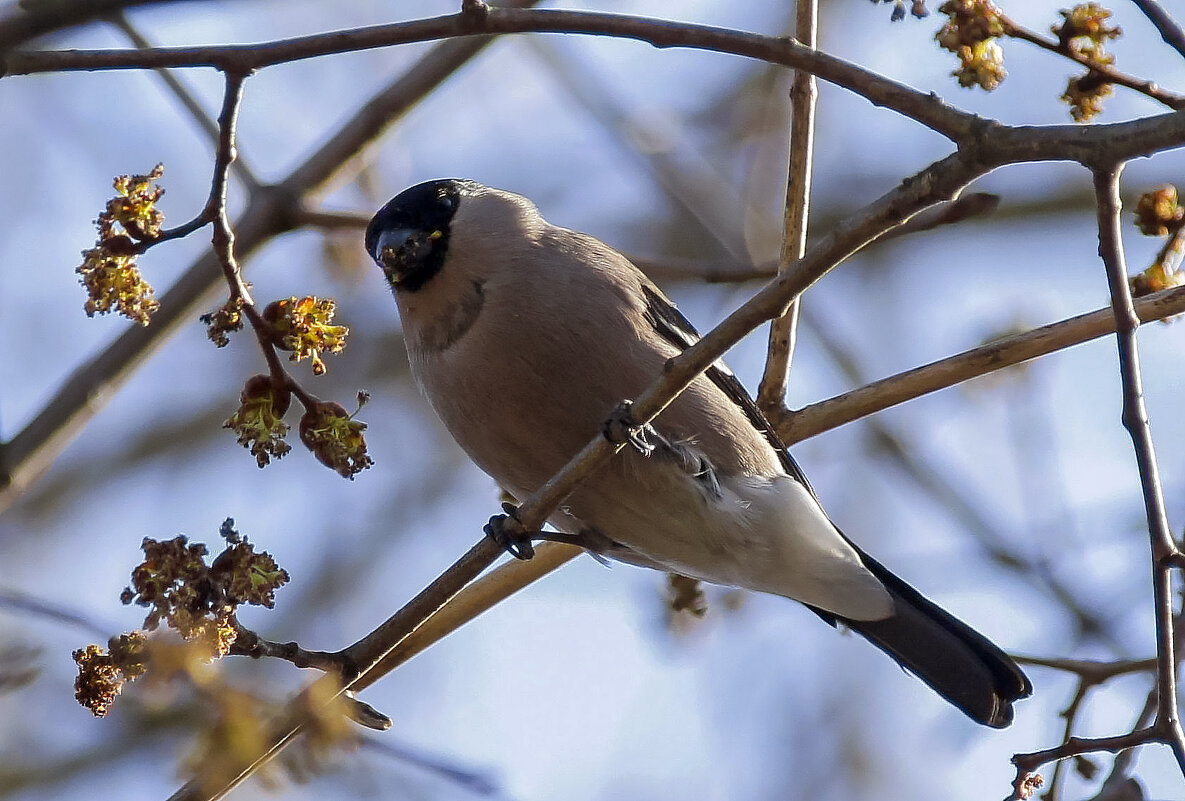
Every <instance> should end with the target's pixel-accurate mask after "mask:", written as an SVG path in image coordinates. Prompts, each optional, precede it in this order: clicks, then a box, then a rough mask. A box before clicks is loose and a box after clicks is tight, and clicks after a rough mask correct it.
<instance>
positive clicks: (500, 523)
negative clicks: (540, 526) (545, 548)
mask: <svg viewBox="0 0 1185 801" xmlns="http://www.w3.org/2000/svg"><path fill="white" fill-rule="evenodd" d="M502 511H503V512H505V514H500V515H494V516H493V517H491V518H490V522H488V523H486V524H485V526H484V527H483V528H482V531H484V532H485V533H486V536H487V537H489V538H490V539H492V540H493V541H494V542H496V543H497V544H498V545H499V546H501V547H502V548H504V549H505V550H506V552H507V553H508V554H510V555H511V556H513V557H514V558H515V559H523V560H526V559H530V558H532V557H533V556H535V546H534V545H532V544H531V540H532V539H536V538H538V536H539V535H540V534H541V533H542V532H539V531H528V530H527V527H526V526H524V525H523V523H522V521H521V520H519V519H518V515H517V512H518V507H517V506H515V505H514V504H513V503H503V504H502Z"/></svg>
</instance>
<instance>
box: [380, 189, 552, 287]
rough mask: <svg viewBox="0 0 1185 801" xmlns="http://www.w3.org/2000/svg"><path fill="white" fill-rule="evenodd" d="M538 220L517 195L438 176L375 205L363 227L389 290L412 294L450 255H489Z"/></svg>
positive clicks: (482, 260) (527, 234)
mask: <svg viewBox="0 0 1185 801" xmlns="http://www.w3.org/2000/svg"><path fill="white" fill-rule="evenodd" d="M543 224H544V223H543V221H542V219H541V218H540V217H539V213H538V211H537V209H536V208H535V205H534V204H533V203H531V202H530V201H529V200H527V199H526V198H524V197H522V196H520V195H516V194H514V193H512V192H504V191H502V190H500V189H491V188H490V187H488V186H482V185H481V184H479V183H477V182H475V181H468V180H464V179H459V178H441V179H438V180H435V181H427V182H425V183H422V184H417V185H415V186H413V187H411V188H410V189H405V190H403V191H402V192H400V193H399V194H398V195H396V196H395V197H393V198H392V199H391V200H390V201H388V203H387V204H386V205H385V206H383V207H382V208H381V209H379V211H378V213H377V214H375V215H374V218H373V219H371V221H370V225H368V226H367V228H366V251H367V253H369V254H370V257H371V258H372V259H374V260H375V263H376V264H378V266H379V267H380V268H381V269H382V271H383V274H384V275H385V276H386V277H387V282H388V283H389V284H390V285H391V287H392V289H394V290H395V291H397V292H416V291H418V290H419V289H420V288H421V287H423V286H424V285H425V284H426V283H428V281H430V280H431V279H432V278H433V277H434V276H435V275H437V274H438V273H439V272H440V271H441V270H442V269H443V268H444V265H445V261H446V258H447V257H448V256H449V255H450V254H454V253H456V254H461V253H473V254H487V255H488V254H489V253H490V252H491V251H492V250H496V249H497V248H498V247H499V245H500V244H503V243H506V242H507V240H518V241H521V238H522V237H524V236H525V237H530V236H531V235H532V233H533V231H534V230H536V229H537V228H538V227H539V226H540V225H543ZM466 261H476V262H478V264H482V263H485V264H488V263H489V260H488V259H485V258H480V259H467V260H466ZM470 268H471V269H477V265H470Z"/></svg>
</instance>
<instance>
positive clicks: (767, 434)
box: [642, 281, 818, 500]
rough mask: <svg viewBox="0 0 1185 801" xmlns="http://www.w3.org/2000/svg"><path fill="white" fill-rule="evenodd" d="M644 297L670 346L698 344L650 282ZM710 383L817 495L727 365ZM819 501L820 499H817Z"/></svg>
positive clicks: (713, 372) (714, 369)
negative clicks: (733, 405) (739, 410)
mask: <svg viewBox="0 0 1185 801" xmlns="http://www.w3.org/2000/svg"><path fill="white" fill-rule="evenodd" d="M642 295H643V297H644V298H645V300H646V319H647V321H648V322H649V323H650V324H651V325H653V326H654V330H655V331H656V332H657V333H658V335H659V336H661V337H662V338H663V339H665V340H666V341H667V342H669V343H670V344H672V345H674V346H675V347H676V348H678V349H679V351H680V352H682V351H684V350H687V349H688V348H690V347H691V346H692V345H694V344H695V343H696V342H698V341H699V338H700V336H699V332H698V331H696V330H695V326H694V325H692V324H691V321H690V320H688V319H687V318H686V317H684V316H683V312H681V311H679V310H678V309H677V308H676V307H675V304H674V303H672V302H671V301H670V300H668V299H667V298H666V296H665V295H663V294H662V292H660V291H659V290H658V288H657V287H655V286H654V285H652V284H651V283H650V282H649V281H643V282H642ZM705 375H707V377H708V379H709V380H710V381H711V382H712V383H713V384H715V385H716V387H717V388H718V389H719V390H720V391H721V392H723V393H724V394H725V395H726V396H728V399H729V400H731V401H732V402H733V403H735V404H736V405H737V406H738V407H739V408H740V409H741V411H743V412H744V413H745V417H746V418H748V420H749V422H750V423H751V424H752V426H753V428H754V429H756V430H757V432H758V433H760V434H761V436H762V437H764V438H765V441H766V442H768V443H769V445H770V447H771V448H773V449H774V450H775V451H776V452H777V454H778V460H779V461H780V462H781V463H782V467H783V469H785V471H786V472H787V473H788V474H790V475H791V476H793V477H794V478H795V480H797V481H798V482H799V483H800V484H802V485H803V486H804V487H806V488H807V491H808V492H810V494H811V496H812V497H814V495H815V491H814V490H813V489H812V488H811V484H810V482H809V481H807V478H806V475H805V474H804V473H803V472H802V469H801V468H800V467H799V466H798V463H797V462H795V461H794V458H793V457H792V456H791V455H790V452H789V451H788V450H787V449H786V446H785V445H784V444H783V443H782V441H781V439H779V438H778V435H777V434H776V433H775V432H774V430H773V426H771V425H770V423H769V421H768V420H767V419H765V415H764V414H762V413H761V410H760V409H759V408H757V404H756V403H754V402H753V399H752V398H751V397H749V393H748V391H746V389H745V387H744V386H743V385H742V384H741V382H740V380H739V379H738V378H737V377H736V375H735V374H734V373H733V372H732V371H731V370H729V369H728V367H727V366H725V364H724V362H722V361H720V360H717V361H716V362H715V363H713V364H712V366H711V367H709V368H708V369H707V371H706V372H705ZM816 500H818V498H816Z"/></svg>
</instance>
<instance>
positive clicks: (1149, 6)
mask: <svg viewBox="0 0 1185 801" xmlns="http://www.w3.org/2000/svg"><path fill="white" fill-rule="evenodd" d="M1132 3H1133V4H1135V6H1136V8H1138V9H1140V11H1143V12H1144V16H1145V17H1147V18H1148V20H1149V21H1150V22H1151V23H1152V24H1153V25H1155V26H1156V30H1157V31H1158V32H1159V33H1160V38H1161V39H1164V41H1165V42H1166V43H1167V44H1168V45H1169V47H1171V48H1173V49H1174V50H1176V51H1177V52H1178V53H1180V54H1181V56H1182V57H1183V58H1185V28H1182V27H1181V26H1180V25H1179V24H1177V21H1176V20H1175V19H1173V18H1172V16H1170V15H1169V12H1167V11H1165V10H1164V9H1163V8H1162V7H1161V5H1160V3H1158V2H1156V0H1132Z"/></svg>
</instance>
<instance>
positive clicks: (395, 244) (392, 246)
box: [371, 228, 440, 286]
mask: <svg viewBox="0 0 1185 801" xmlns="http://www.w3.org/2000/svg"><path fill="white" fill-rule="evenodd" d="M433 234H434V232H432V231H421V230H418V229H415V228H392V229H390V230H387V231H383V232H382V233H381V234H379V238H378V242H376V243H375V246H374V251H375V252H374V253H373V254H371V255H372V256H373V257H374V260H375V261H376V262H377V263H378V265H379V267H381V268H382V270H383V274H384V275H386V276H387V280H388V281H389V282H390V283H391V285H392V286H396V285H398V284H399V282H400V281H402V280H403V279H404V277H406V276H407V274H408V273H410V272H412V271H413V270H415V268H416V267H417V266H419V265H420V264H421V263H422V262H423V261H424V259H425V258H426V257H427V256H428V253H429V252H431V250H432V242H433V241H434V240H436V239H439V238H440V236H439V235H438V234H437V235H435V236H434V235H433Z"/></svg>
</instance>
